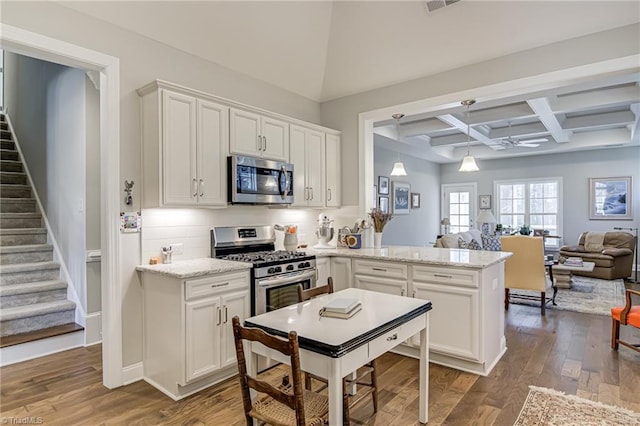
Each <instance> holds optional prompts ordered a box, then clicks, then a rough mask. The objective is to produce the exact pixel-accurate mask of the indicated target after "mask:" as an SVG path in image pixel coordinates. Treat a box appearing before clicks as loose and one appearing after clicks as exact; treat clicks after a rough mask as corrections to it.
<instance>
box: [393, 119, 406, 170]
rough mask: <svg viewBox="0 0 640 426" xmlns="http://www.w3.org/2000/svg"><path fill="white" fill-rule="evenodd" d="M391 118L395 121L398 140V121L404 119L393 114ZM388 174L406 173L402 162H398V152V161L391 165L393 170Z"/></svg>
mask: <svg viewBox="0 0 640 426" xmlns="http://www.w3.org/2000/svg"><path fill="white" fill-rule="evenodd" d="M391 117H393V118H394V119H395V120H396V135H397V136H398V140H400V119H401V118H402V117H404V114H393V115H392V116H391ZM389 174H390V175H391V176H406V175H407V171H406V170H405V169H404V164H402V161H400V152H398V161H396V162H395V163H394V164H393V169H392V170H391V173H389Z"/></svg>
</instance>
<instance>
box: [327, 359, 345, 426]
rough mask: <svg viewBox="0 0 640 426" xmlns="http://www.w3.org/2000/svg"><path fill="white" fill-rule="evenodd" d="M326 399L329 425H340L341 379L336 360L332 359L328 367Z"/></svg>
mask: <svg viewBox="0 0 640 426" xmlns="http://www.w3.org/2000/svg"><path fill="white" fill-rule="evenodd" d="M327 391H328V397H329V424H330V425H341V424H342V377H340V369H339V366H338V360H337V359H332V360H331V362H330V365H329V377H328V389H327Z"/></svg>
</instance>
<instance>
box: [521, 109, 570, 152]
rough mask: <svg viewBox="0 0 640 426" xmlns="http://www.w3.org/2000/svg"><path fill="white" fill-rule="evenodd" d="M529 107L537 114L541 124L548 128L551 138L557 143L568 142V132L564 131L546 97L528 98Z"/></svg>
mask: <svg viewBox="0 0 640 426" xmlns="http://www.w3.org/2000/svg"><path fill="white" fill-rule="evenodd" d="M527 103H528V104H529V106H530V107H531V109H532V110H533V111H534V112H535V113H536V114H538V118H539V120H540V122H541V123H542V124H544V126H545V127H546V128H547V130H549V133H551V136H553V139H555V140H556V142H558V143H562V142H569V135H570V132H566V131H565V130H564V129H563V128H562V125H561V124H560V122H559V121H558V119H557V118H556V116H555V114H554V113H553V110H552V109H551V105H550V103H549V99H548V98H537V99H530V100H528V101H527Z"/></svg>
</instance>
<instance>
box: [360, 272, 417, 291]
mask: <svg viewBox="0 0 640 426" xmlns="http://www.w3.org/2000/svg"><path fill="white" fill-rule="evenodd" d="M354 281H355V286H356V287H357V288H361V289H364V290H371V291H377V292H379V293H387V294H395V295H398V296H405V295H406V294H407V281H406V280H395V279H391V278H378V277H370V276H368V275H359V274H356V275H355V277H354Z"/></svg>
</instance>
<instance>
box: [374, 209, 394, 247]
mask: <svg viewBox="0 0 640 426" xmlns="http://www.w3.org/2000/svg"><path fill="white" fill-rule="evenodd" d="M369 216H370V217H371V223H372V224H373V231H374V234H373V248H380V247H382V231H383V229H384V227H385V225H386V224H387V223H388V222H389V221H390V220H391V218H393V215H392V214H391V213H387V212H383V211H382V210H380V209H371V213H369Z"/></svg>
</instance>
